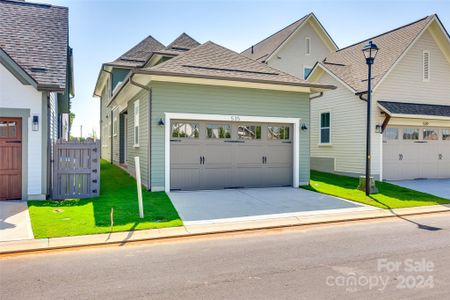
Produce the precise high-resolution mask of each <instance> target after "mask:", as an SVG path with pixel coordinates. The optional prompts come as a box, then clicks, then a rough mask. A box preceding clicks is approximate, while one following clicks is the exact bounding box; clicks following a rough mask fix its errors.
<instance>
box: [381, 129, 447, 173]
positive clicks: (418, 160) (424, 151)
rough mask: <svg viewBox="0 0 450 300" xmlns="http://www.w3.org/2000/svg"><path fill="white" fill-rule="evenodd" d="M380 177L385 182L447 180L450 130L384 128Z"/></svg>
mask: <svg viewBox="0 0 450 300" xmlns="http://www.w3.org/2000/svg"><path fill="white" fill-rule="evenodd" d="M383 174H384V175H383V176H384V179H387V180H400V179H418V178H450V128H429V127H426V128H423V127H388V128H386V130H385V132H384V134H383Z"/></svg>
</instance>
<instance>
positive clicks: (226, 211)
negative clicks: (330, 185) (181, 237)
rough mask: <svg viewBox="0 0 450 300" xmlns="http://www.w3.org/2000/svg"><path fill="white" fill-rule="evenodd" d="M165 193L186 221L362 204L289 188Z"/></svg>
mask: <svg viewBox="0 0 450 300" xmlns="http://www.w3.org/2000/svg"><path fill="white" fill-rule="evenodd" d="M168 196H169V198H170V200H171V201H172V203H173V204H174V206H175V208H176V209H177V211H178V214H179V215H180V217H181V219H182V220H183V222H184V223H185V224H202V223H219V222H236V221H242V220H256V219H263V218H274V217H280V216H289V215H296V214H298V213H301V212H317V213H325V212H329V211H333V210H339V211H340V210H342V209H347V210H354V209H357V210H359V209H360V208H363V207H365V206H363V205H362V204H358V203H355V202H351V201H347V200H343V199H339V198H336V197H332V196H327V195H324V194H319V193H315V192H311V191H308V190H304V189H296V188H291V187H281V188H251V189H236V190H209V191H191V192H171V193H168Z"/></svg>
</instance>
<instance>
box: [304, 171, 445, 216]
mask: <svg viewBox="0 0 450 300" xmlns="http://www.w3.org/2000/svg"><path fill="white" fill-rule="evenodd" d="M376 186H377V188H378V193H377V194H372V195H370V197H366V195H365V193H364V192H363V191H359V190H357V189H356V188H357V187H358V178H354V177H348V176H340V175H335V174H330V173H323V172H318V171H311V180H310V185H309V186H302V188H304V189H307V190H311V191H315V192H319V193H323V194H328V195H333V196H337V197H340V198H343V199H348V200H353V201H357V202H361V203H364V204H368V205H372V206H376V207H381V208H387V209H390V208H402V207H414V206H426V205H436V204H448V203H450V200H448V199H443V198H439V197H436V196H433V195H430V194H425V193H421V192H417V191H414V190H410V189H407V188H403V187H400V186H397V185H394V184H390V183H386V182H379V181H377V182H376Z"/></svg>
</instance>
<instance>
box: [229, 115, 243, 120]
mask: <svg viewBox="0 0 450 300" xmlns="http://www.w3.org/2000/svg"><path fill="white" fill-rule="evenodd" d="M240 120H241V118H239V116H231V121H240Z"/></svg>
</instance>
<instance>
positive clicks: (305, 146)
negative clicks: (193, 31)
mask: <svg viewBox="0 0 450 300" xmlns="http://www.w3.org/2000/svg"><path fill="white" fill-rule="evenodd" d="M152 40H153V39H152ZM151 44H152V45H156V46H155V47H153V46H148V49H147V50H146V52H145V55H144V53H143V52H140V51H139V53H140V54H142V55H143V56H144V57H143V59H141V61H140V65H139V66H136V67H135V68H134V69H132V70H130V71H129V73H128V75H127V76H126V77H125V78H123V79H122V80H121V81H122V83H121V84H119V85H117V87H115V86H114V85H111V84H110V83H109V82H111V73H110V72H113V71H109V70H108V71H105V65H104V66H103V67H102V70H101V73H100V75H99V80H98V81H97V85H96V88H95V92H94V94H95V95H98V96H101V106H102V122H104V123H108V125H105V127H104V128H105V130H103V131H102V133H103V136H102V139H106V141H107V142H106V143H105V142H103V153H104V155H103V158H105V159H109V160H110V161H112V162H113V163H115V164H119V165H122V166H123V167H124V168H126V169H127V170H128V172H129V173H130V174H132V175H134V174H135V169H134V157H136V156H137V157H139V158H140V165H141V176H142V183H143V184H144V185H145V186H146V187H147V188H148V189H149V190H152V191H161V190H165V191H170V190H196V189H221V188H237V187H266V186H298V185H299V184H307V183H308V181H309V173H310V169H309V158H310V154H309V140H310V137H309V132H310V131H309V129H307V128H308V127H309V122H310V121H309V115H310V107H309V103H310V100H309V96H310V94H311V93H315V92H320V91H324V90H328V89H332V88H334V86H331V85H321V84H314V83H309V82H306V81H304V80H302V79H298V78H296V77H294V76H292V75H289V74H287V73H284V72H281V71H278V70H276V69H273V68H270V67H269V66H267V65H265V64H263V63H260V62H257V61H254V60H252V59H249V58H247V57H245V56H243V55H240V54H238V53H236V52H233V51H231V50H228V49H226V48H224V47H222V46H219V45H217V44H215V43H213V42H207V43H204V44H201V45H200V44H199V43H198V42H196V41H195V40H193V39H192V38H190V37H189V36H187V35H185V34H183V35H182V36H181V37H180V38H178V39H177V40H176V41H174V42H173V43H171V44H170V45H169V46H168V47H164V48H162V47H161V44H160V43H158V42H157V41H155V42H154V43H151ZM161 48H162V49H161ZM133 49H134V48H133ZM133 49H131V50H130V51H131V52H133ZM107 65H108V66H109V64H107ZM114 67H118V66H112V69H113V70H114ZM113 74H114V73H113ZM113 77H114V76H113ZM110 89H112V90H115V92H114V93H113V94H112V96H110V95H109V94H108V93H107V92H105V90H106V91H108V90H110ZM105 93H106V94H105ZM111 113H112V117H111ZM107 116H108V117H107ZM111 119H113V121H112V123H111V121H109V120H111ZM111 125H112V130H111V129H109V128H110V127H111ZM107 126H110V127H107ZM109 132H112V133H111V134H109ZM105 135H106V136H105ZM110 135H111V136H112V137H113V141H112V142H111V141H110V139H109V138H108V137H109V136H110ZM116 145H118V146H116ZM111 150H112V154H111V153H110V152H109V151H111Z"/></svg>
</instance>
